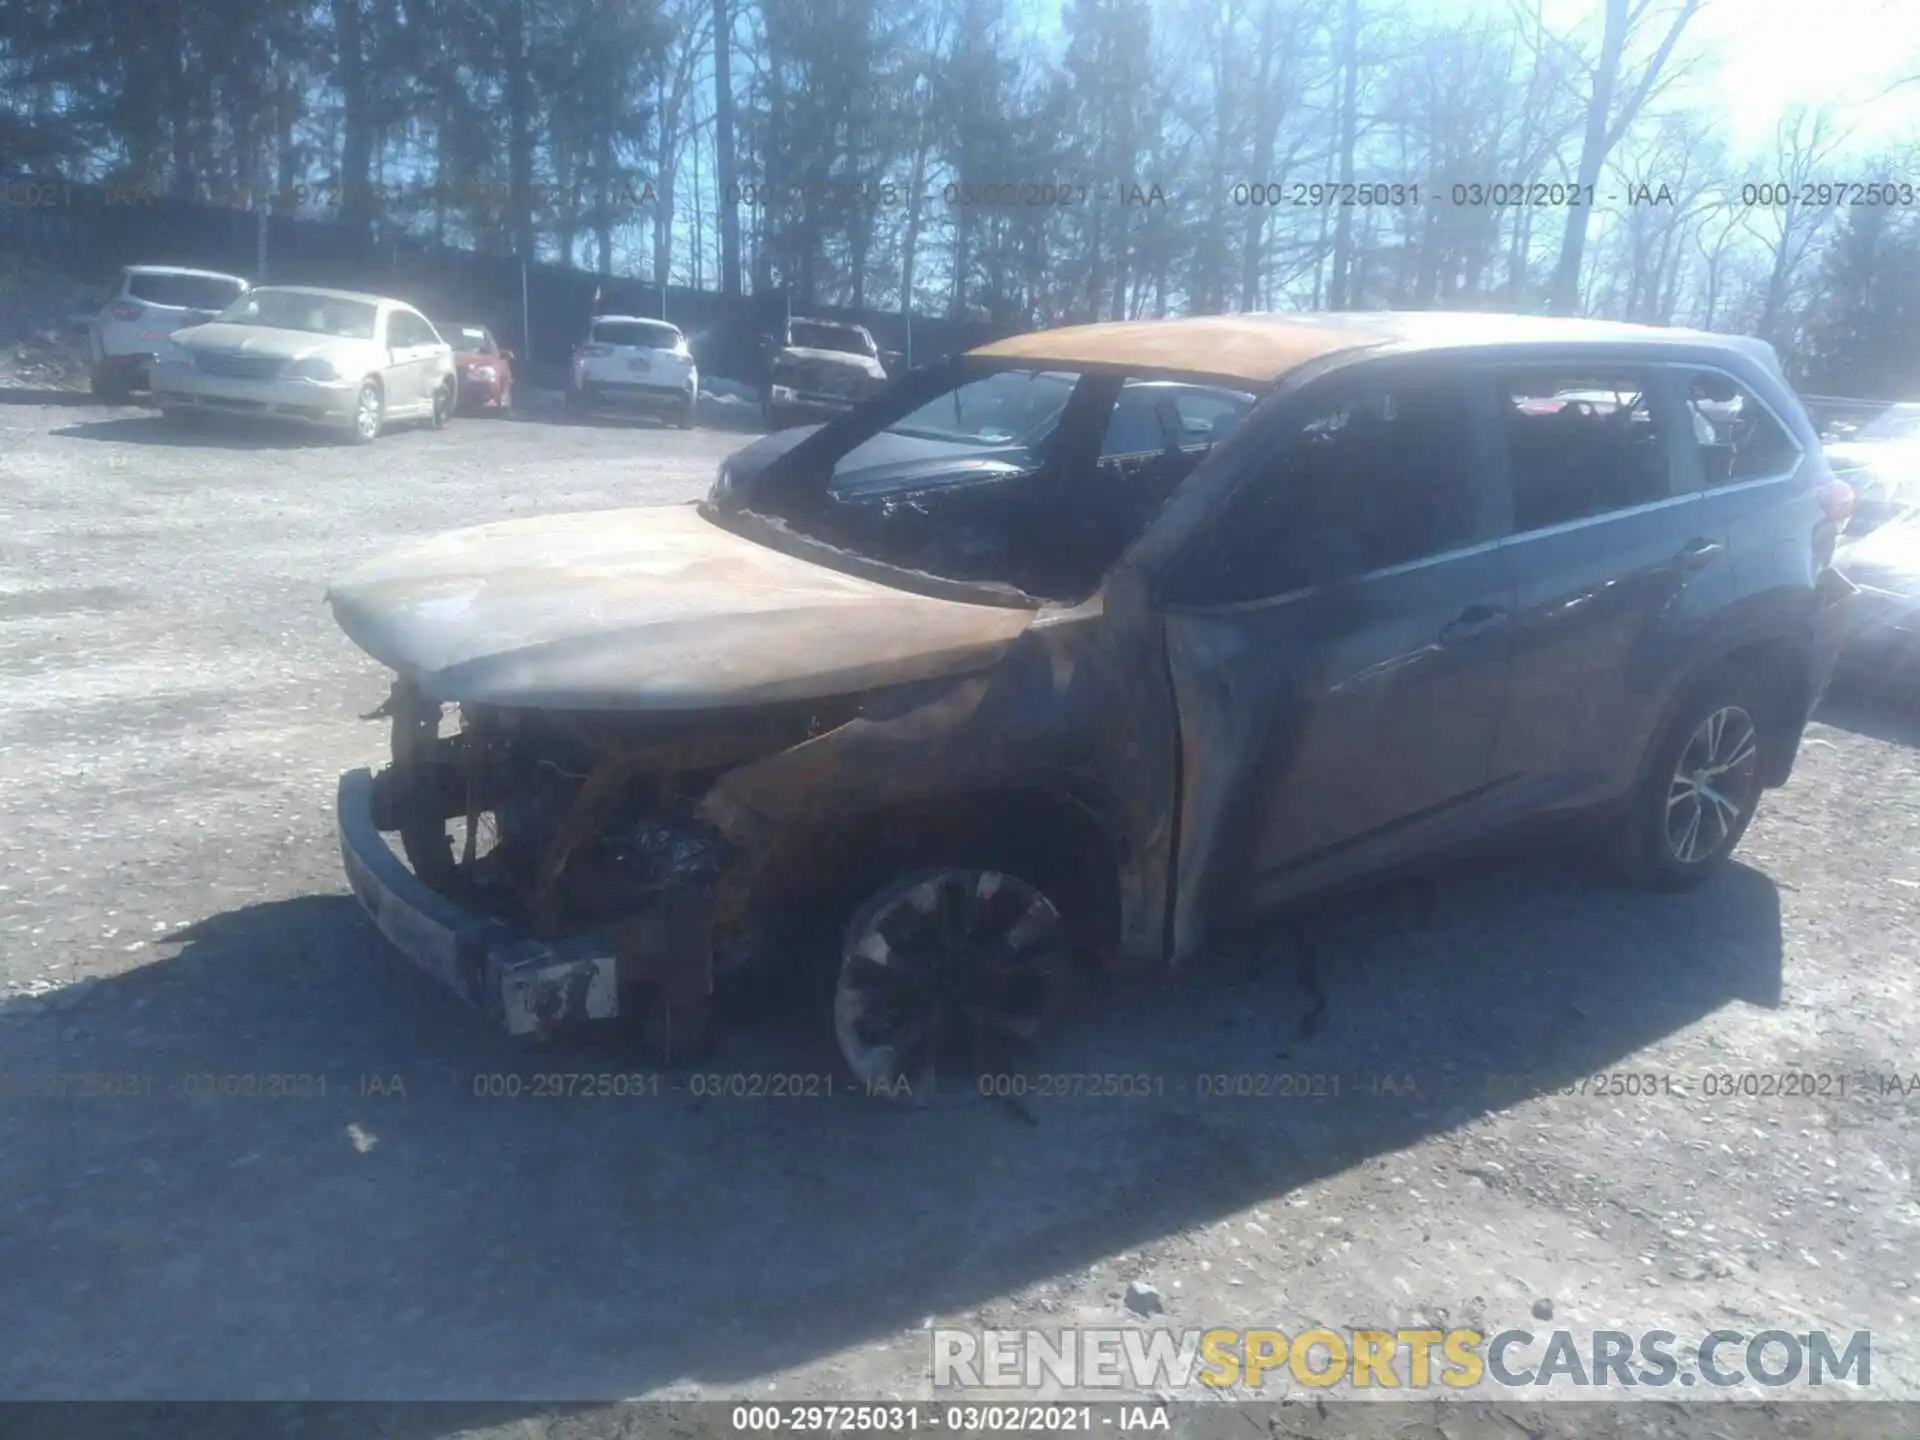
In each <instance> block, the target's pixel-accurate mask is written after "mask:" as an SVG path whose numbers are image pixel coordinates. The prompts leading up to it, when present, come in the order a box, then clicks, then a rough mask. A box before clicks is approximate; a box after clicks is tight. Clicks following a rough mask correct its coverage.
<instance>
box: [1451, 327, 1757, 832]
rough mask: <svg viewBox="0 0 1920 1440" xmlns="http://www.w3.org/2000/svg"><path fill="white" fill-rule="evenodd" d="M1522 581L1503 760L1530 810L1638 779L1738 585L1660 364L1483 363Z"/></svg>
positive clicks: (1591, 796) (1509, 547)
mask: <svg viewBox="0 0 1920 1440" xmlns="http://www.w3.org/2000/svg"><path fill="white" fill-rule="evenodd" d="M1482 374H1483V378H1484V380H1485V383H1487V384H1488V385H1489V387H1490V388H1491V390H1492V392H1493V406H1494V414H1495V422H1496V426H1497V431H1498V437H1499V443H1498V445H1497V447H1496V448H1497V452H1498V454H1499V457H1500V461H1501V465H1502V468H1503V471H1504V475H1505V480H1506V486H1505V489H1506V492H1507V494H1508V496H1509V497H1510V503H1511V506H1512V532H1513V533H1512V536H1511V538H1510V539H1508V540H1507V541H1506V542H1505V544H1504V546H1503V549H1505V551H1506V552H1507V553H1508V554H1509V555H1510V557H1511V559H1512V563H1513V568H1514V575H1515V579H1516V582H1517V584H1518V587H1519V607H1520V608H1519V620H1518V625H1517V627H1516V628H1515V631H1514V637H1513V684H1512V690H1511V699H1510V702H1509V708H1508V713H1507V716H1506V718H1505V720H1504V721H1503V723H1502V725H1501V728H1500V745H1499V752H1498V759H1497V761H1496V770H1497V771H1498V774H1499V778H1501V779H1502V780H1504V781H1506V782H1508V784H1509V786H1510V788H1511V795H1512V803H1513V804H1514V805H1515V807H1516V808H1518V809H1522V810H1533V809H1551V808H1555V807H1559V806H1563V805H1574V804H1581V803H1585V802H1588V801H1592V800H1596V799H1600V798H1604V797H1606V796H1608V795H1611V794H1613V793H1617V792H1619V791H1621V790H1624V789H1626V788H1627V787H1629V786H1630V785H1631V784H1632V783H1633V778H1634V775H1635V774H1636V772H1637V767H1638V763H1639V760H1640V754H1641V750H1642V747H1643V745H1644V737H1645V735H1646V733H1647V726H1646V717H1647V715H1648V713H1649V712H1650V711H1651V710H1653V709H1655V708H1657V706H1658V704H1659V701H1660V697H1662V696H1664V695H1665V694H1667V693H1668V692H1669V690H1670V689H1671V685H1672V683H1673V681H1674V677H1675V676H1676V675H1678V674H1680V673H1682V672H1683V671H1684V670H1685V669H1686V667H1687V666H1688V664H1689V663H1690V661H1691V658H1692V656H1693V655H1694V654H1695V653H1697V649H1698V643H1699V639H1700V636H1701V634H1702V633H1703V629H1704V626H1705V625H1706V624H1707V623H1708V622H1709V620H1710V619H1711V617H1712V615H1713V613H1714V612H1715V611H1716V610H1717V609H1718V608H1719V607H1720V606H1721V605H1723V604H1724V603H1725V600H1726V597H1727V595H1728V594H1729V590H1730V578H1729V570H1728V560H1727V536H1726V534H1725V525H1724V521H1723V520H1720V519H1716V518H1715V517H1714V516H1713V515H1712V514H1710V513H1709V512H1708V510H1707V508H1706V507H1705V506H1704V505H1703V504H1702V502H1701V498H1700V494H1699V491H1698V489H1697V488H1696V487H1694V486H1693V485H1691V484H1689V483H1688V481H1687V478H1686V477H1687V476H1688V475H1689V474H1690V472H1691V468H1692V457H1691V455H1690V453H1689V451H1690V450H1691V448H1692V447H1693V446H1694V445H1695V444H1696V441H1695V438H1694V430H1693V426H1692V423H1691V419H1690V417H1689V416H1687V415H1686V413H1685V412H1684V409H1683V408H1682V407H1681V406H1680V405H1679V404H1678V402H1677V399H1676V396H1675V394H1674V392H1673V389H1672V387H1671V386H1670V385H1669V384H1668V383H1667V380H1666V375H1665V372H1664V371H1663V370H1662V369H1661V368H1660V367H1658V366H1655V365H1652V364H1647V365H1632V364H1626V365H1621V364H1618V363H1612V362H1606V361H1604V360H1602V361H1592V362H1583V361H1571V362H1566V363H1543V364H1538V365H1519V366H1511V367H1501V368H1497V369H1491V370H1488V371H1485V372H1482Z"/></svg>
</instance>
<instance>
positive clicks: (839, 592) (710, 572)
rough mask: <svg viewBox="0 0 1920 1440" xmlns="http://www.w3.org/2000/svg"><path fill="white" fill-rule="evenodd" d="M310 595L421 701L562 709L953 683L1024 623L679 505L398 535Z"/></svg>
mask: <svg viewBox="0 0 1920 1440" xmlns="http://www.w3.org/2000/svg"><path fill="white" fill-rule="evenodd" d="M327 599H328V603H329V604H330V605H331V606H332V607H333V613H334V616H335V618H336V619H337V620H338V622H339V624H340V627H341V629H343V630H344V631H345V632H346V633H347V635H348V637H349V638H351V639H352V640H353V641H354V643H355V644H357V645H359V646H360V647H361V648H362V649H363V650H365V651H366V652H367V653H368V654H370V655H372V656H373V657H374V658H375V659H377V660H379V661H380V662H381V663H382V664H384V665H387V666H388V667H390V668H391V669H394V670H396V671H398V672H399V673H400V674H401V675H403V676H405V677H406V678H408V679H409V680H412V681H413V682H414V683H416V684H418V685H419V686H420V687H421V688H422V689H423V690H424V691H425V692H426V693H427V694H428V695H430V696H433V697H434V698H437V699H442V700H464V701H468V702H470V703H477V704H492V705H502V706H513V707H540V708H565V709H607V710H659V711H689V710H706V709H720V708H728V707H735V706H746V705H757V704H765V703H768V702H773V701H785V700H802V699H809V698H816V697H825V696H830V695H841V694H849V693H852V692H854V691H857V690H864V689H870V688H873V687H874V686H877V685H884V684H892V683H900V682H905V681H909V680H920V679H928V678H931V677H934V676H939V675H947V674H958V673H962V672H964V671H967V670H970V669H975V668H980V667H983V666H985V665H988V664H991V663H992V662H993V661H994V660H995V659H997V658H998V657H999V656H1000V655H1001V654H1003V653H1004V652H1005V651H1006V649H1007V647H1009V646H1010V645H1011V644H1012V643H1013V642H1014V640H1015V639H1017V638H1018V637H1019V635H1020V634H1021V632H1022V631H1024V630H1025V629H1026V627H1027V625H1028V624H1029V623H1030V622H1031V620H1032V619H1033V612H1031V611H1028V610H1016V609H1009V608H1005V607H999V606H991V605H975V604H968V603H965V602H963V601H957V600H948V599H936V598H933V597H930V596H925V595H918V594H914V593H912V592H910V591H905V590H899V589H895V588H893V587H891V586H888V585H883V584H880V583H878V582H877V581H873V580H868V579H864V578H861V577H857V576H853V575H847V574H843V573H841V572H840V571H837V570H833V569H830V568H828V567H826V566H824V565H817V564H814V563H812V562H810V561H808V560H804V559H800V558H798V557H796V556H792V555H788V554H785V553H783V552H781V551H778V550H774V549H771V548H769V547H767V546H764V545H759V544H756V543H755V542H754V541H752V540H749V539H747V538H745V537H743V536H740V535H736V534H734V533H732V532H731V531H728V530H725V529H722V528H721V527H720V526H718V525H715V524H714V523H712V522H711V521H709V520H707V519H704V518H703V517H702V516H701V515H700V514H699V513H698V511H697V510H696V509H695V508H694V507H693V506H691V505H672V506H659V507H652V508H646V509H632V510H609V511H590V512H586V513H581V514H573V515H560V516H551V517H543V518H539V519H528V520H509V521H503V522H500V523H496V524H492V525H482V526H477V527H474V528H471V529H466V530H456V531H453V532H451V533H448V534H445V535H438V536H434V537H431V538H427V539H422V540H415V541H412V542H409V543H407V544H404V545H402V546H400V547H399V548H397V549H395V550H392V551H389V552H388V553H387V554H385V555H383V556H381V557H379V558H378V559H376V560H373V561H371V562H370V563H368V564H366V565H363V566H361V567H360V568H358V569H357V570H354V571H353V572H351V573H350V574H348V575H346V576H344V577H342V578H341V579H340V580H338V581H336V582H335V583H334V584H333V585H332V586H331V587H330V588H329V589H328V592H327Z"/></svg>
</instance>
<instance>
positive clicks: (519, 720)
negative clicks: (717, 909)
mask: <svg viewBox="0 0 1920 1440" xmlns="http://www.w3.org/2000/svg"><path fill="white" fill-rule="evenodd" d="M851 708H852V707H851V704H850V703H843V704H841V705H839V706H835V705H833V704H831V703H824V704H823V703H822V702H811V703H808V704H803V705H797V706H787V707H764V708H761V709H757V710H755V711H753V712H751V713H750V714H739V713H735V714H732V715H728V716H716V715H703V714H693V715H687V714H678V715H675V714H668V715H660V714H644V713H643V714H625V715H622V714H578V713H567V712H552V711H542V710H516V709H506V708H499V707H487V706H472V705H461V706H451V707H442V706H440V705H438V704H435V703H433V702H431V701H428V700H425V699H423V698H422V697H420V696H419V695H418V693H417V692H415V691H414V690H412V688H411V687H409V686H407V685H405V684H404V683H402V684H399V685H396V687H395V689H394V694H393V696H392V697H391V698H390V699H389V701H388V702H387V704H386V706H383V707H382V711H381V712H376V713H384V714H388V715H390V716H391V717H392V719H393V740H394V761H393V764H392V765H391V766H389V767H388V768H386V769H385V770H383V771H381V772H380V773H379V774H378V775H377V776H376V777H375V787H376V788H375V823H376V824H377V825H378V826H379V828H380V829H381V830H383V831H389V832H398V835H399V838H400V841H401V846H402V848H403V850H404V852H405V854H406V858H407V860H408V862H409V864H410V865H411V866H412V868H413V870H414V873H415V874H416V875H418V876H419V877H420V878H421V879H422V880H423V881H425V882H426V883H427V884H428V885H429V886H430V887H431V888H432V889H434V890H435V891H437V892H439V893H440V894H442V895H445V896H446V897H447V898H449V899H451V900H454V901H456V902H457V903H459V904H460V905H462V906H464V907H466V908H468V909H471V910H473V911H475V912H477V913H480V914H484V915H488V916H492V917H494V918H496V919H499V920H503V921H506V922H508V923H510V924H513V925H515V926H517V927H521V928H523V929H525V930H526V931H527V932H528V933H530V934H533V935H535V936H540V937H553V936H562V935H570V934H576V933H579V932H582V931H588V930H596V929H604V928H607V927H610V926H614V925H617V924H618V923H619V922H620V921H622V920H623V919H625V918H627V917H629V916H630V915H632V914H634V913H635V912H636V911H638V910H641V909H643V908H645V907H647V906H648V905H649V904H650V903H652V902H655V901H657V900H658V899H659V897H660V896H661V895H662V894H663V893H664V892H668V891H672V890H676V889H684V890H686V891H690V892H702V893H704V892H706V891H707V890H709V889H710V888H711V886H712V884H713V882H714V881H715V880H716V879H717V878H718V876H719V875H720V873H721V871H722V869H723V868H724V866H725V864H726V862H727V860H728V858H729V855H730V852H731V848H732V847H731V846H730V845H729V844H728V842H727V841H726V839H725V838H724V837H723V836H721V835H720V833H719V832H718V831H717V830H715V829H714V828H713V827H712V826H711V825H710V824H708V823H707V822H706V821H704V820H702V819H701V818H700V817H699V816H698V815H697V814H696V809H697V807H698V805H699V802H700V800H701V798H702V797H703V796H704V795H705V793H706V791H707V790H708V788H709V787H710V786H711V785H712V784H713V783H714V781H715V780H717V779H718V778H719V777H720V776H721V775H722V774H724V773H725V772H726V771H727V770H728V769H730V768H732V767H733V766H735V765H738V764H741V763H743V762H745V761H747V760H750V759H754V758H756V757H758V756H760V755H765V754H770V753H773V752H775V751H778V750H783V749H786V748H788V747H789V746H792V745H795V744H798V743H800V742H802V741H804V740H806V739H808V738H810V737H811V736H813V735H817V734H820V733H822V732H823V731H824V730H826V729H828V728H831V726H833V725H835V724H837V723H839V722H840V721H841V720H842V719H844V718H845V717H846V715H847V714H849V713H851ZM443 731H445V732H446V733H442V732H443Z"/></svg>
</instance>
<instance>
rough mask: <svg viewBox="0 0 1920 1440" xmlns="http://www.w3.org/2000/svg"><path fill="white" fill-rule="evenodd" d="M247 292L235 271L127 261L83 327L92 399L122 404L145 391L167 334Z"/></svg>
mask: <svg viewBox="0 0 1920 1440" xmlns="http://www.w3.org/2000/svg"><path fill="white" fill-rule="evenodd" d="M246 293H247V282H246V281H245V280H242V279H241V278H240V277H239V276H238V275H222V274H220V273H219V272H218V271H215V270H186V269H182V268H181V267H180V266H178V265H129V266H127V267H126V268H125V269H124V270H122V271H121V272H120V284H119V287H118V288H117V289H116V290H115V291H114V295H113V299H111V300H109V301H108V302H107V306H106V308H105V309H104V310H102V311H101V312H100V313H99V314H98V315H97V316H95V317H94V319H93V322H92V324H90V325H89V326H88V327H87V372H88V377H89V378H90V379H91V381H92V383H93V393H94V395H95V397H96V398H98V399H101V400H104V401H106V402H107V403H108V404H110V405H120V404H124V403H125V402H126V399H127V395H128V393H129V392H130V391H133V390H143V389H146V388H147V386H148V384H149V376H148V371H149V368H150V367H151V366H152V364H153V357H154V356H155V355H156V354H158V353H159V352H160V351H162V350H164V349H165V348H166V344H167V337H168V336H169V335H171V334H173V332H174V331H176V330H180V329H184V328H186V327H188V326H191V325H201V324H204V323H206V322H207V321H208V320H211V319H212V318H213V317H214V316H215V315H217V314H218V313H219V312H220V311H222V310H224V309H226V308H227V307H228V306H229V305H231V304H232V303H233V302H234V301H235V300H237V299H239V298H240V297H241V296H242V295H244V294H246Z"/></svg>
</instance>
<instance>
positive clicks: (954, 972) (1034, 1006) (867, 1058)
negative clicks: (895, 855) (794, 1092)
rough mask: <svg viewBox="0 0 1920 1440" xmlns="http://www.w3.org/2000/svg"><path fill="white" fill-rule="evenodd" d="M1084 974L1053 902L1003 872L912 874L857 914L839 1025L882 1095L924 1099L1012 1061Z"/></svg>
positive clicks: (843, 969)
mask: <svg viewBox="0 0 1920 1440" xmlns="http://www.w3.org/2000/svg"><path fill="white" fill-rule="evenodd" d="M1072 972H1073V958H1072V948H1071V944H1070V942H1069V939H1068V935H1067V927H1066V925H1065V923H1064V922H1063V920H1062V919H1061V916H1060V912H1059V910H1058V909H1056V908H1055V906H1054V904H1053V902H1052V901H1051V900H1049V899H1048V898H1047V897H1046V896H1045V895H1043V894H1042V893H1041V892H1040V891H1039V890H1038V889H1036V888H1035V887H1034V886H1032V885H1030V884H1028V883H1027V882H1026V881H1024V880H1021V879H1019V878H1018V877H1017V876H1014V875H1011V874H1008V873H1007V872H1005V871H1002V870H976V869H959V868H952V867H944V868H940V869H934V870H925V871H919V872H916V873H913V874H908V875H904V876H902V877H900V878H899V879H897V880H895V881H894V882H893V883H891V884H889V885H886V886H884V887H882V888H881V889H880V890H878V891H877V892H875V893H874V894H873V895H872V896H871V897H870V898H869V899H868V900H867V901H866V903H864V904H863V905H861V906H860V907H859V908H858V909H857V910H856V911H855V912H854V915H853V919H852V920H851V922H850V923H849V924H848V926H847V930H846V936H845V939H844V941H843V943H842V946H841V963H840V973H839V977H838V979H837V981H836V984H835V988H834V1004H833V1028H834V1037H835V1039H836V1040H837V1041H838V1042H839V1046H840V1053H841V1055H842V1056H843V1057H844V1058H845V1060H846V1062H847V1066H848V1068H849V1069H851V1070H852V1071H853V1073H854V1076H855V1077H856V1078H857V1079H858V1080H859V1081H860V1082H861V1083H862V1084H863V1085H864V1086H865V1087H866V1088H867V1090H868V1092H869V1093H871V1094H877V1095H884V1096H888V1097H894V1098H910V1099H913V1100H916V1101H918V1102H920V1103H925V1102H926V1101H928V1100H930V1099H931V1098H932V1096H933V1093H934V1090H935V1088H936V1086H937V1085H938V1083H939V1077H940V1075H941V1073H942V1072H943V1071H944V1072H945V1073H946V1074H948V1075H952V1073H953V1072H954V1071H955V1070H956V1069H958V1070H961V1071H963V1072H970V1073H969V1076H968V1078H969V1079H970V1080H974V1081H978V1079H979V1077H980V1076H982V1075H987V1074H993V1073H998V1072H1000V1071H1003V1070H1005V1068H1006V1060H1005V1057H1006V1054H1007V1052H1008V1049H1009V1048H1010V1047H1030V1046H1032V1045H1034V1044H1035V1043H1037V1042H1038V1041H1039V1040H1040V1039H1041V1038H1042V1036H1043V1035H1044V1034H1045V1032H1046V1031H1047V1029H1049V1028H1050V1027H1051V1025H1052V1023H1053V1021H1054V1020H1055V1019H1056V1018H1057V1016H1058V1015H1059V1012H1060V1009H1061V1007H1062V1005H1063V1003H1064V1001H1065V998H1066V995H1067V993H1068V987H1069V985H1070V983H1071V976H1072Z"/></svg>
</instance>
